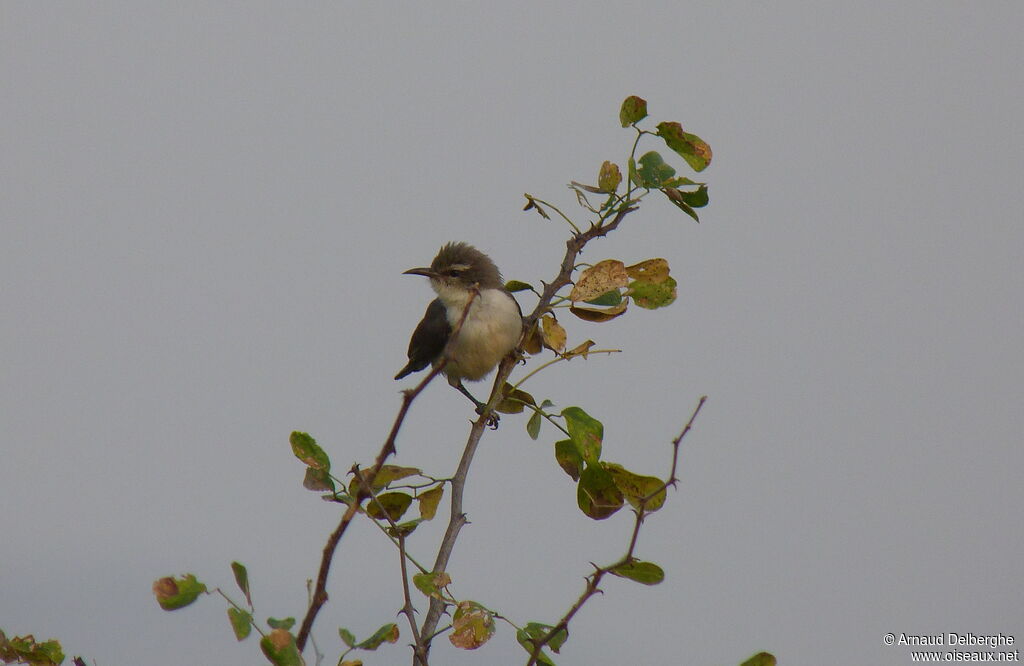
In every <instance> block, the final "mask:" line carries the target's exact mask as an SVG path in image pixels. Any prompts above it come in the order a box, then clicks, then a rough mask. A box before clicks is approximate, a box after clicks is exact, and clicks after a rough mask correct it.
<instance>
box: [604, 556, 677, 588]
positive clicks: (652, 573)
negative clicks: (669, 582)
mask: <svg viewBox="0 0 1024 666" xmlns="http://www.w3.org/2000/svg"><path fill="white" fill-rule="evenodd" d="M609 573H611V574H614V575H616V576H619V577H620V578H628V579H629V580H634V581H636V582H638V583H643V584H644V585H657V584H658V583H660V582H661V581H663V580H665V572H664V570H662V568H661V567H659V566H658V565H657V564H655V563H654V562H642V561H641V560H630V561H629V562H626V563H624V564H620V565H619V566H617V567H615V568H613V569H611V570H610V571H609Z"/></svg>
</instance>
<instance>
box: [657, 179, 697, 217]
mask: <svg viewBox="0 0 1024 666" xmlns="http://www.w3.org/2000/svg"><path fill="white" fill-rule="evenodd" d="M661 192H662V194H664V195H665V196H666V197H668V200H669V201H671V202H672V204H673V205H674V206H675V207H676V208H678V209H679V210H681V211H683V212H684V213H686V214H687V215H689V216H690V217H692V218H693V219H694V220H695V221H696V222H697V223H698V224H699V223H700V217H699V216H698V215H697V211H695V210H694V209H693V206H691V205H690V204H688V203H686V201H684V200H683V193H682V191H680V190H676V189H673V188H671V187H662V188H661Z"/></svg>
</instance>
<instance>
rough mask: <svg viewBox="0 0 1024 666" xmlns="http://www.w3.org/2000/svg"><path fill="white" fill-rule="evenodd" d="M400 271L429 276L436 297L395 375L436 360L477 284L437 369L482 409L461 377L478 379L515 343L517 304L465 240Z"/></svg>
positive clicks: (519, 331) (519, 323)
mask: <svg viewBox="0 0 1024 666" xmlns="http://www.w3.org/2000/svg"><path fill="white" fill-rule="evenodd" d="M403 275H422V276H424V277H426V278H429V279H430V286H431V287H432V288H433V290H434V292H435V293H436V294H437V298H435V299H434V300H433V301H431V302H430V305H428V306H427V311H426V313H425V314H424V315H423V319H422V320H421V321H420V323H419V324H418V325H417V326H416V329H415V330H414V331H413V334H412V339H410V340H409V351H408V356H409V362H408V363H406V365H405V367H404V368H402V369H401V370H399V371H398V374H397V375H395V379H396V380H398V379H402V378H403V377H406V376H407V375H410V374H412V373H414V372H418V371H420V370H423V369H424V368H426V367H427V366H428V365H431V366H434V367H436V366H437V365H439V364H440V363H441V361H442V360H443V359H444V356H445V347H446V346H447V344H448V340H449V339H450V338H451V336H452V331H453V330H454V328H455V327H456V325H457V324H458V322H459V320H460V319H462V314H463V311H465V309H466V304H467V303H468V302H469V299H470V295H471V294H472V293H473V290H474V289H476V290H477V291H478V294H477V295H476V296H475V298H474V299H473V303H472V305H471V306H470V308H469V312H468V313H466V319H465V321H463V323H462V328H461V329H460V330H459V334H458V337H457V338H456V340H455V344H454V345H453V347H452V349H451V350H450V355H449V357H448V362H447V364H446V365H445V366H444V370H443V371H442V372H443V373H444V374H445V376H446V377H447V378H448V383H449V384H450V385H451V386H452V387H454V388H455V389H456V390H458V391H459V392H460V393H462V394H463V395H464V396H466V397H467V398H469V399H470V400H472V401H473V404H475V405H476V410H477V412H478V413H482V412H483V410H484V408H485V407H486V405H485V403H483V402H480V401H479V400H477V399H476V398H474V397H473V394H471V393H470V392H469V391H468V390H467V389H466V387H465V386H464V385H463V384H462V380H464V379H465V380H468V381H479V380H481V379H483V378H484V377H486V376H487V375H489V374H490V373H491V371H492V370H494V368H495V367H496V366H497V365H498V363H500V362H501V360H502V359H503V358H505V356H507V355H508V354H509V353H510V352H511V351H512V350H513V349H515V347H516V345H518V344H519V340H520V338H521V337H522V335H523V313H522V310H521V309H520V307H519V303H518V302H517V301H516V299H515V298H513V296H512V294H511V293H510V292H509V291H508V290H507V289H505V283H504V282H503V281H502V279H501V272H500V271H499V270H498V267H497V266H496V265H495V264H494V261H493V260H491V258H490V257H488V256H487V255H486V254H484V253H483V252H481V251H480V250H478V249H476V248H475V247H473V246H472V245H470V244H468V243H462V242H450V243H447V244H445V245H443V246H442V247H441V250H440V251H439V252H438V253H437V256H436V257H434V260H433V261H432V262H431V263H430V266H429V267H421V268H410V269H409V270H407V271H405V272H404V273H403Z"/></svg>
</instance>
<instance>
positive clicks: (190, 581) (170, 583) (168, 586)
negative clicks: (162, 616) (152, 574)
mask: <svg viewBox="0 0 1024 666" xmlns="http://www.w3.org/2000/svg"><path fill="white" fill-rule="evenodd" d="M203 592H206V585H204V584H202V583H200V582H199V581H198V580H196V577H195V576H194V575H192V574H185V575H184V576H183V577H181V578H172V577H170V576H167V577H166V578H161V579H159V580H157V581H156V582H154V583H153V594H154V595H156V601H157V603H158V604H160V608H163V609H164V610H165V611H171V610H178V609H179V608H184V607H185V606H188V605H189V604H191V603H192V602H193V601H195V600H196V599H197V598H199V595H200V594H202V593H203Z"/></svg>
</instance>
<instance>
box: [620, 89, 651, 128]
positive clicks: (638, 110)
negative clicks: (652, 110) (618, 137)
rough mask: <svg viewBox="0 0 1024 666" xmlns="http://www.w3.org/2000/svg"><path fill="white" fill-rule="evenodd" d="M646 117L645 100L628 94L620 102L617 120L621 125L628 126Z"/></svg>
mask: <svg viewBox="0 0 1024 666" xmlns="http://www.w3.org/2000/svg"><path fill="white" fill-rule="evenodd" d="M646 117H647V100H645V99H643V98H641V97H637V96H636V95H630V96H629V97H627V98H626V99H625V100H623V102H622V107H621V108H620V109H619V122H620V123H622V126H623V127H629V126H630V125H632V124H634V123H638V122H640V121H641V120H643V119H644V118H646Z"/></svg>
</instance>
